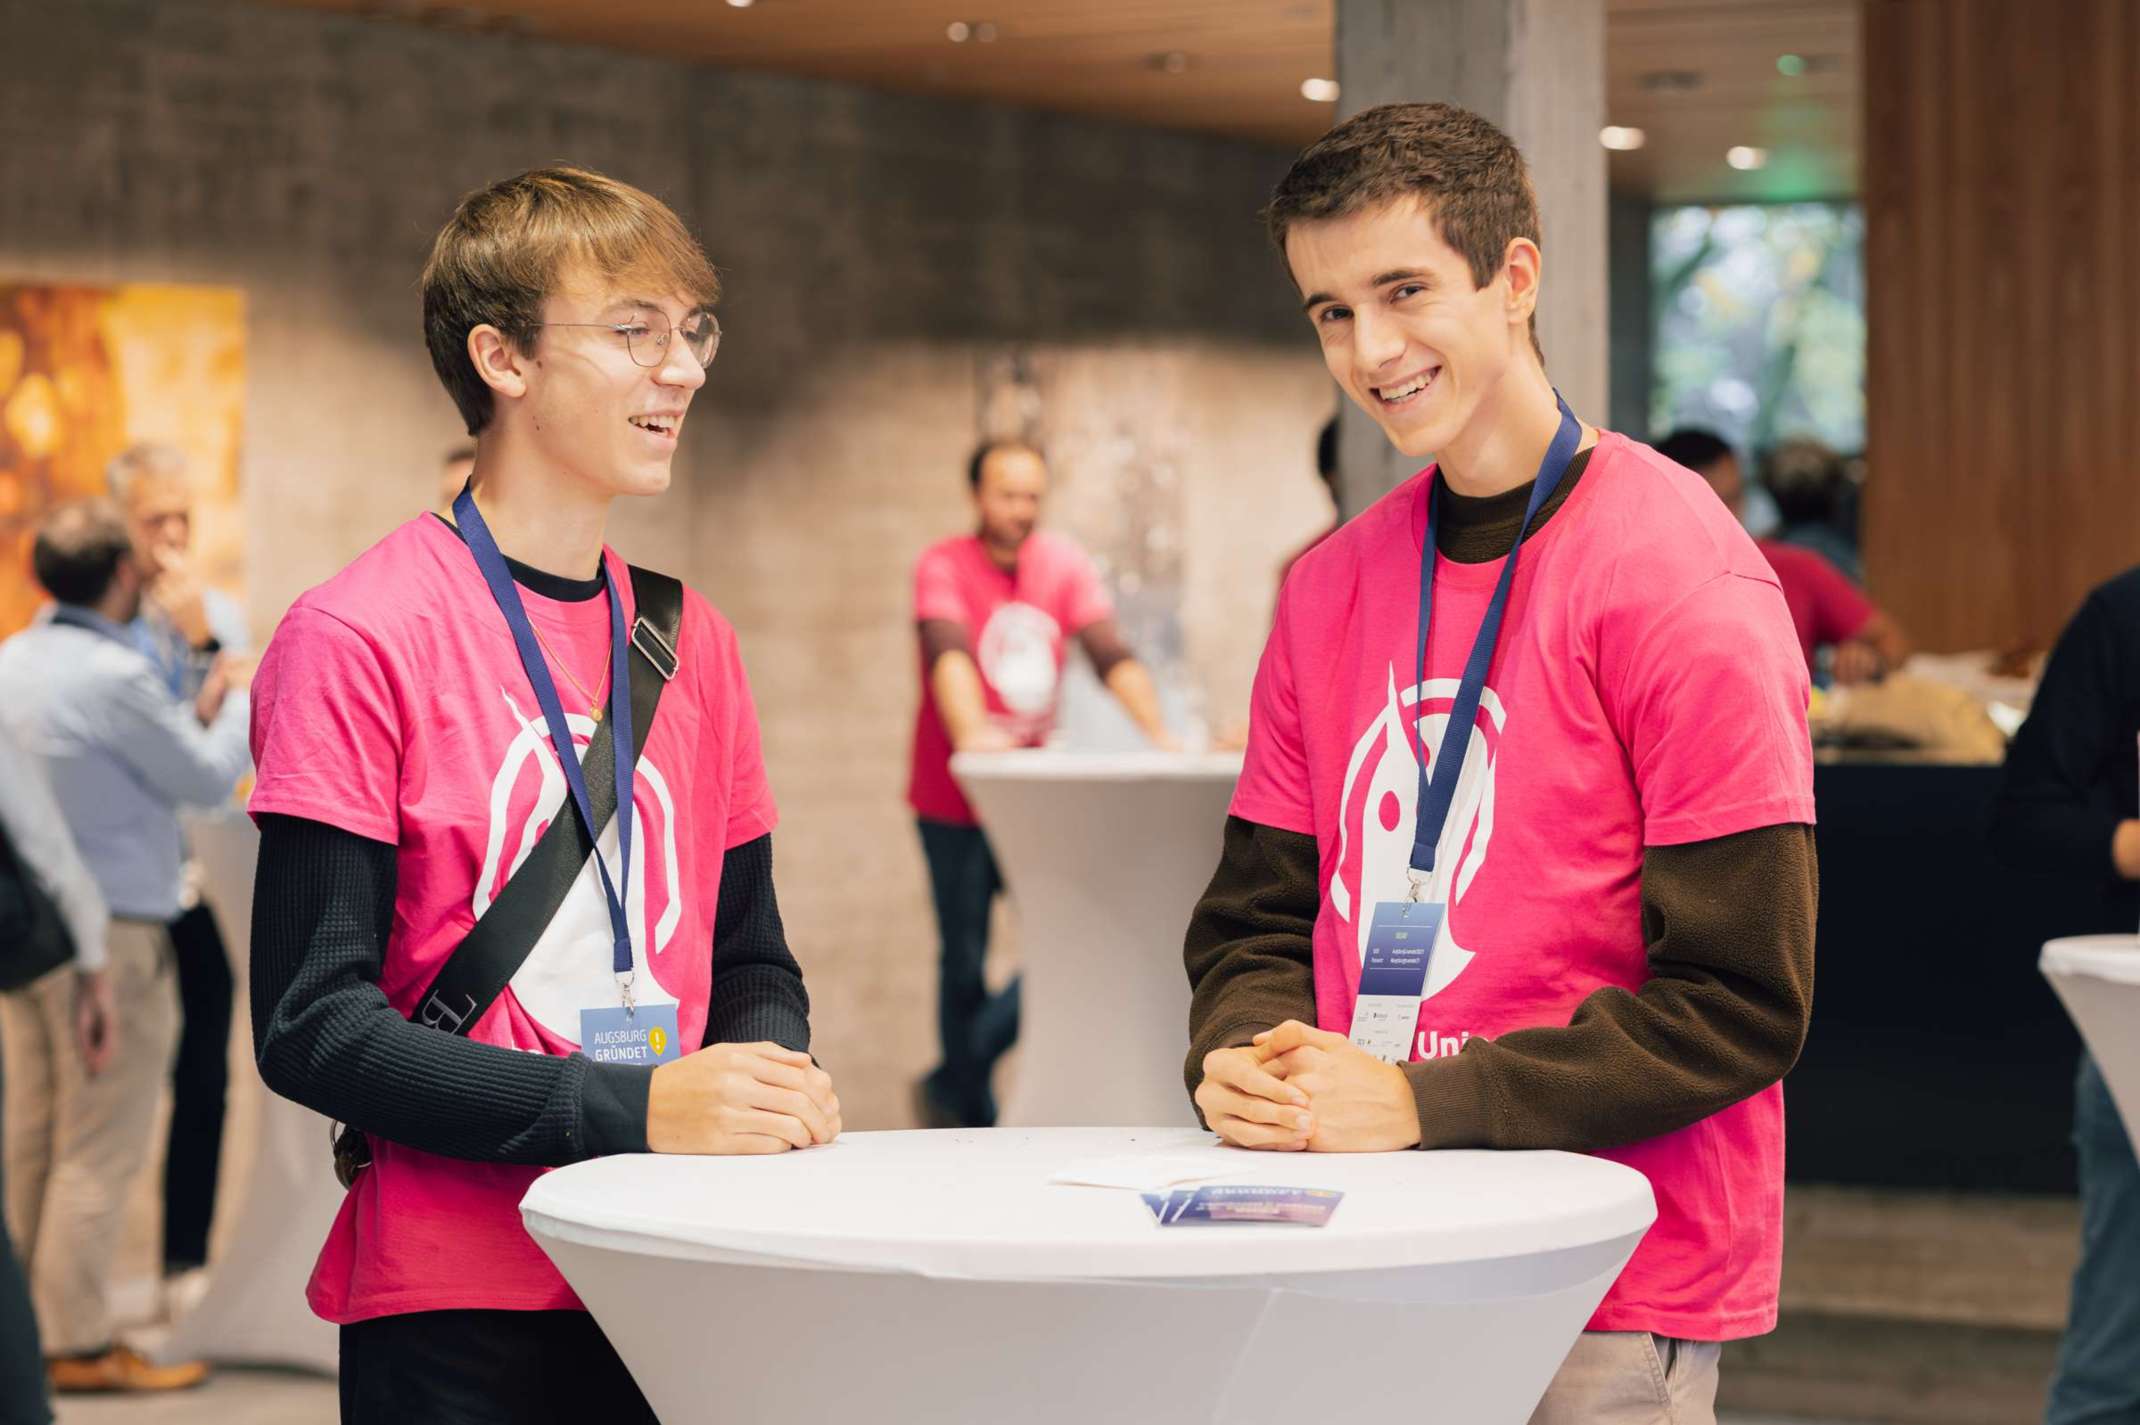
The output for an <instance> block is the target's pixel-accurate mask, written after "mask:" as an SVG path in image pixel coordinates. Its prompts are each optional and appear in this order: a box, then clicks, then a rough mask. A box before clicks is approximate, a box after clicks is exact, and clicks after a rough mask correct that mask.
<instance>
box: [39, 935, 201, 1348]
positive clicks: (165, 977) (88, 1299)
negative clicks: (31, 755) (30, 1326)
mask: <svg viewBox="0 0 2140 1425" xmlns="http://www.w3.org/2000/svg"><path fill="white" fill-rule="evenodd" d="M110 944H111V963H110V966H109V968H108V970H107V971H106V973H107V974H109V975H110V976H111V981H112V998H113V1000H114V1002H115V1007H116V1010H117V1016H118V1037H119V1042H118V1052H117V1054H115V1055H114V1056H113V1058H112V1061H111V1064H110V1065H109V1066H108V1067H107V1068H106V1069H105V1070H104V1072H103V1073H101V1074H99V1075H97V1076H96V1077H95V1078H91V1077H90V1076H89V1074H88V1072H87V1070H85V1069H84V1067H83V1065H82V1054H81V1050H80V1048H79V1046H78V1045H77V1043H76V1040H75V1034H74V998H75V975H74V971H73V970H71V969H63V970H55V971H53V972H52V973H51V974H49V975H46V976H45V977H44V978H43V979H41V980H38V981H37V982H36V983H34V984H30V985H26V986H24V987H23V988H22V989H19V990H14V991H10V992H9V993H7V994H0V1050H4V1052H5V1056H6V1057H5V1066H4V1068H0V1073H4V1074H5V1077H6V1088H7V1102H6V1105H5V1109H4V1112H5V1115H6V1129H7V1142H6V1148H5V1151H6V1154H7V1160H6V1161H7V1221H8V1230H9V1231H10V1232H11V1233H12V1234H13V1235H14V1238H15V1245H16V1250H17V1251H18V1252H20V1253H21V1255H22V1265H23V1270H24V1271H25V1273H26V1274H27V1275H28V1276H29V1279H30V1296H31V1299H32V1301H33V1302H34V1303H35V1304H36V1307H37V1321H38V1326H39V1328H40V1330H41V1331H42V1333H43V1336H44V1349H45V1354H46V1355H48V1356H64V1355H76V1354H80V1353H82V1352H86V1351H95V1350H100V1349H102V1348H103V1347H105V1346H107V1345H109V1344H111V1340H112V1323H111V1312H110V1307H109V1304H108V1302H107V1300H106V1291H107V1287H108V1285H109V1280H110V1276H111V1264H112V1255H113V1253H114V1251H115V1250H116V1249H117V1247H118V1245H119V1233H120V1218H121V1216H122V1214H123V1213H124V1211H125V1208H126V1200H127V1197H128V1195H129V1194H130V1193H131V1192H132V1191H133V1187H134V1183H135V1181H136V1180H137V1179H138V1178H139V1177H140V1176H141V1171H142V1169H143V1168H144V1167H145V1166H146V1165H147V1163H148V1161H149V1157H150V1153H151V1151H152V1148H153V1144H152V1142H151V1137H152V1130H153V1129H154V1128H155V1123H156V1106H157V1102H158V1099H159V1096H160V1094H161V1092H162V1089H163V1084H164V1080H165V1078H166V1077H167V1076H168V1075H169V1074H170V1072H171V1056H172V1053H173V1052H174V1050H175V1049H176V1048H177V1045H178V988H177V980H176V977H175V975H174V972H173V969H172V964H171V941H170V936H169V934H168V932H167V931H166V930H165V929H164V927H162V926H160V925H144V924H142V923H140V922H137V921H118V920H115V921H113V922H112V926H111V938H110Z"/></svg>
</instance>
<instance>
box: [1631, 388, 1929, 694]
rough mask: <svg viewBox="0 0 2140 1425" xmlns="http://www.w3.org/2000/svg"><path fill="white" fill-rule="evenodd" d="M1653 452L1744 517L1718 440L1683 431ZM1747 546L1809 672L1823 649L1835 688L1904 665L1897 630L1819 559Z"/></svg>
mask: <svg viewBox="0 0 2140 1425" xmlns="http://www.w3.org/2000/svg"><path fill="white" fill-rule="evenodd" d="M1657 453H1658V454H1660V455H1662V456H1664V457H1665V459H1667V460H1670V461H1672V462H1673V463H1674V464H1678V465H1684V466H1685V467H1686V468H1687V469H1689V470H1692V471H1693V472H1694V473H1695V474H1697V475H1699V476H1701V477H1702V478H1703V479H1704V480H1706V481H1708V482H1709V488H1710V489H1712V490H1714V491H1716V493H1717V498H1719V499H1721V500H1722V501H1723V502H1724V508H1726V509H1728V510H1730V511H1731V513H1732V517H1733V518H1734V519H1739V518H1742V517H1743V515H1744V513H1745V508H1744V507H1745V504H1746V475H1745V472H1744V469H1743V467H1742V466H1741V465H1740V464H1739V455H1738V452H1737V451H1735V450H1733V449H1732V448H1731V445H1730V444H1729V443H1728V442H1727V441H1726V440H1725V439H1724V438H1723V437H1722V436H1720V435H1717V434H1716V433H1715V432H1713V431H1706V430H1701V429H1698V428H1696V427H1693V426H1682V427H1681V428H1680V429H1678V430H1675V431H1673V432H1672V433H1671V434H1670V435H1668V436H1666V437H1665V438H1664V439H1663V440H1661V441H1659V442H1658V444H1657ZM1754 543H1755V545H1756V546H1757V547H1758V548H1759V549H1760V550H1761V554H1762V557H1763V558H1765V559H1767V560H1768V562H1769V567H1770V568H1771V569H1774V570H1775V571H1776V581H1777V582H1778V583H1779V584H1781V585H1782V586H1783V601H1784V603H1785V604H1786V605H1787V606H1788V607H1789V608H1790V611H1791V627H1792V629H1793V630H1794V631H1795V632H1796V633H1797V634H1798V645H1799V647H1800V648H1802V649H1803V650H1804V651H1805V655H1806V667H1807V668H1808V669H1815V670H1817V669H1818V667H1819V661H1820V660H1819V654H1820V650H1821V649H1823V648H1826V649H1829V650H1831V652H1830V654H1829V664H1828V675H1829V677H1830V678H1832V679H1833V680H1834V681H1835V682H1837V683H1842V684H1845V685H1848V684H1852V683H1871V682H1877V681H1878V680H1879V679H1881V678H1884V677H1886V676H1887V675H1888V674H1889V673H1891V672H1893V671H1894V670H1895V669H1897V668H1900V667H1901V666H1902V665H1903V663H1904V662H1905V661H1906V660H1908V658H1909V656H1910V641H1909V639H1908V638H1907V637H1905V636H1904V635H1903V632H1902V628H1901V626H1900V625H1899V624H1897V623H1896V622H1895V620H1894V619H1893V618H1892V617H1890V616H1889V615H1888V614H1887V613H1886V612H1885V611H1883V610H1882V609H1880V608H1878V607H1876V606H1875V605H1874V603H1873V601H1872V600H1871V599H1868V598H1866V597H1865V594H1864V591H1863V590H1861V589H1859V588H1858V586H1857V585H1856V584H1854V583H1852V582H1851V581H1850V576H1849V575H1847V574H1845V573H1844V572H1843V571H1842V570H1841V569H1839V568H1837V567H1836V566H1835V565H1834V564H1832V563H1830V562H1829V561H1828V559H1827V557H1826V556H1825V555H1822V554H1820V553H1818V552H1817V551H1815V550H1811V549H1807V548H1805V547H1804V546H1803V545H1797V544H1786V543H1785V542H1784V541H1782V540H1778V539H1759V540H1755V541H1754Z"/></svg>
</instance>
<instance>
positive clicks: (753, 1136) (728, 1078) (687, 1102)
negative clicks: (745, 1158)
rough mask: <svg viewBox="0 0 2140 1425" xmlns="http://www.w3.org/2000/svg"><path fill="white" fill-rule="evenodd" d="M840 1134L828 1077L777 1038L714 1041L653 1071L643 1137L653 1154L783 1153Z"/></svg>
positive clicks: (837, 1105)
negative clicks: (758, 1041)
mask: <svg viewBox="0 0 2140 1425" xmlns="http://www.w3.org/2000/svg"><path fill="white" fill-rule="evenodd" d="M839 1136H840V1100H839V1096H838V1095H837V1094H835V1093H834V1092H833V1091H832V1076H831V1075H830V1074H827V1073H826V1072H825V1071H824V1070H823V1069H820V1068H819V1067H818V1066H817V1065H815V1064H813V1063H811V1062H810V1056H809V1055H808V1054H799V1053H797V1052H796V1051H795V1050H793V1049H783V1048H781V1047H780V1046H779V1045H778V1044H713V1045H709V1046H708V1047H706V1048H704V1049H701V1050H699V1051H698V1052H697V1053H695V1054H686V1055H685V1056H684V1057H683V1058H681V1059H678V1060H676V1061H674V1062H673V1063H668V1064H663V1065H662V1066H661V1067H660V1068H658V1069H656V1070H655V1071H654V1077H653V1081H652V1085H651V1086H650V1087H649V1089H648V1090H647V1106H646V1143H647V1147H648V1148H649V1149H651V1150H652V1151H654V1152H656V1153H785V1152H786V1151H788V1149H790V1148H808V1147H810V1146H812V1145H813V1144H818V1143H830V1142H831V1141H832V1140H833V1139H835V1138H837V1137H839Z"/></svg>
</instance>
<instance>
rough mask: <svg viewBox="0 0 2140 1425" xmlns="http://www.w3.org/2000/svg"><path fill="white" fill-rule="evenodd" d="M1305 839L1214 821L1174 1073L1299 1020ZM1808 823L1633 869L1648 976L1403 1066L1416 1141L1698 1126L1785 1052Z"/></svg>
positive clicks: (1532, 1144)
mask: <svg viewBox="0 0 2140 1425" xmlns="http://www.w3.org/2000/svg"><path fill="white" fill-rule="evenodd" d="M1317 878H1318V862H1317V856H1316V850H1315V838H1313V837H1312V836H1304V835H1301V834H1299V833H1297V832H1290V831H1280V830H1278V829H1276V828H1274V827H1268V826H1258V825H1256V824H1254V823H1252V822H1246V821H1242V820H1240V819H1239V818H1234V817H1229V818H1228V819H1227V823H1226V839H1225V848H1224V851H1223V852H1222V853H1221V859H1220V863H1219V869H1218V871H1217V873H1216V874H1214V875H1213V877H1212V879H1211V885H1210V887H1209V889H1207V890H1206V891H1205V892H1204V898H1203V900H1202V901H1201V902H1199V903H1198V905H1197V908H1196V911H1195V913H1194V915H1193V916H1192V918H1191V920H1190V924H1189V935H1188V943H1187V946H1186V949H1185V953H1184V960H1185V962H1186V964H1187V967H1188V970H1189V984H1190V989H1191V991H1192V998H1191V1001H1190V1008H1189V1058H1188V1063H1187V1065H1186V1066H1185V1068H1186V1074H1185V1077H1186V1079H1187V1082H1188V1086H1189V1092H1190V1093H1191V1094H1192V1095H1194V1093H1195V1092H1196V1086H1197V1084H1198V1083H1200V1082H1201V1081H1202V1079H1203V1065H1204V1055H1205V1054H1207V1053H1209V1052H1210V1051H1211V1050H1213V1049H1218V1048H1223V1047H1226V1046H1228V1045H1231V1044H1242V1043H1246V1042H1247V1041H1248V1040H1249V1039H1250V1038H1252V1037H1254V1035H1255V1034H1256V1033H1258V1032H1259V1031H1261V1030H1264V1029H1268V1028H1270V1027H1271V1026H1273V1025H1275V1024H1279V1023H1282V1022H1283V1021H1285V1020H1287V1019H1298V1020H1301V1021H1302V1022H1304V1023H1308V1024H1313V1023H1314V1022H1315V981H1314V970H1313V963H1314V962H1313V958H1312V951H1311V948H1310V935H1311V932H1312V930H1313V926H1314V919H1315V910H1316V906H1317V904H1318V901H1319V899H1320V892H1319V887H1318V885H1317ZM1817 882H1818V873H1817V869H1816V866H1815V863H1814V846H1813V828H1812V827H1810V826H1803V825H1784V826H1767V827H1762V828H1760V829H1758V830H1754V831H1746V832H1741V833H1739V834H1738V835H1736V836H1724V837H1718V838H1716V839H1715V840H1712V841H1700V842H1694V843H1692V844H1689V845H1685V846H1660V847H1652V848H1651V849H1650V850H1649V851H1648V852H1646V853H1645V854H1644V856H1643V861H1642V932H1643V940H1644V942H1645V943H1646V944H1647V946H1648V949H1649V965H1650V978H1649V981H1648V982H1647V983H1645V984H1644V985H1643V986H1642V988H1641V990H1640V991H1639V992H1637V993H1633V994H1630V993H1628V992H1627V991H1626V990H1621V989H1604V990H1599V991H1598V992H1596V993H1595V994H1593V995H1591V996H1590V997H1589V998H1587V999H1585V1000H1584V1001H1583V1002H1582V1004H1581V1005H1579V1006H1578V1007H1577V1008H1576V1012H1575V1016H1574V1018H1573V1020H1572V1021H1571V1022H1570V1023H1569V1024H1567V1025H1566V1026H1564V1027H1563V1026H1556V1027H1551V1028H1538V1029H1523V1030H1517V1031H1515V1032H1514V1033H1510V1034H1504V1035H1502V1036H1501V1037H1500V1038H1499V1039H1492V1040H1489V1039H1485V1038H1474V1039H1472V1040H1471V1042H1470V1043H1468V1044H1467V1045H1465V1046H1464V1052H1463V1053H1461V1054H1459V1055H1457V1056H1456V1057H1454V1058H1447V1059H1429V1060H1423V1061H1421V1062H1418V1063H1412V1064H1407V1065H1405V1066H1404V1072H1405V1076H1406V1078H1408V1079H1409V1080H1410V1081H1411V1084H1412V1092H1413V1095H1414V1097H1415V1099H1416V1100H1417V1103H1418V1105H1419V1132H1420V1146H1421V1147H1424V1148H1562V1149H1573V1150H1578V1151H1585V1150H1595V1149H1599V1148H1610V1147H1614V1146H1617V1145H1619V1144H1623V1143H1632V1142H1637V1141H1639V1140H1641V1139H1644V1138H1653V1137H1655V1136H1657V1135H1658V1134H1660V1133H1668V1132H1671V1131H1672V1130H1673V1129H1676V1128H1683V1127H1685V1126H1686V1125H1687V1124H1690V1123H1693V1122H1696V1121H1698V1120H1700V1119H1702V1118H1706V1117H1708V1116H1709V1115H1710V1114H1712V1113H1715V1112H1717V1111H1718V1110H1719V1109H1723V1108H1727V1107H1729V1106H1730V1105H1732V1104H1734V1103H1737V1102H1738V1101H1739V1100H1741V1099H1744V1098H1747V1097H1750V1096H1751V1095H1753V1094H1756V1093H1758V1092H1760V1091H1761V1090H1762V1089H1764V1088H1766V1087H1768V1085H1770V1084H1772V1083H1775V1082H1776V1081H1777V1080H1778V1079H1780V1078H1782V1077H1783V1075H1784V1073H1785V1072H1786V1071H1788V1070H1789V1069H1790V1067H1791V1065H1792V1064H1793V1063H1795V1062H1796V1061H1797V1058H1798V1050H1799V1048H1800V1046H1801V1045H1802V1044H1803V1043H1804V1042H1805V1034H1806V1024H1807V1021H1808V1019H1809V1017H1810V1016H1811V1013H1812V1005H1813V914H1814V908H1815V903H1816V899H1817V895H1818V885H1817Z"/></svg>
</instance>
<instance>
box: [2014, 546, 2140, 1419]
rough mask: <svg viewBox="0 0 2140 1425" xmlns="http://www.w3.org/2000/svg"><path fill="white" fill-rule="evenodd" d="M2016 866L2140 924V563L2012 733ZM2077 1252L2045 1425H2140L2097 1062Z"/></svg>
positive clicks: (2126, 1260)
mask: <svg viewBox="0 0 2140 1425" xmlns="http://www.w3.org/2000/svg"><path fill="white" fill-rule="evenodd" d="M1992 844H1993V849H1994V851H1995V852H1996V853H1997V854H1999V855H2000V856H2002V857H2004V858H2006V859H2007V860H2009V861H2010V862H2012V863H2013V864H2014V865H2015V866H2017V867H2020V868H2023V869H2027V870H2032V871H2045V872H2051V873H2054V874H2060V875H2063V876H2066V877H2070V878H2073V879H2075V880H2077V881H2083V882H2085V883H2086V884H2087V885H2088V886H2089V887H2090V888H2091V889H2092V890H2093V891H2094V893H2095V900H2096V903H2097V907H2098V908H2099V910H2100V912H2101V914H2100V916H2099V917H2098V924H2100V925H2101V926H2102V928H2104V929H2117V930H2122V931H2130V930H2132V929H2133V928H2134V925H2135V923H2136V921H2140V569H2132V570H2128V571H2127V572H2125V573H2124V574H2121V575H2119V576H2118V577H2117V578H2115V579H2113V580H2111V581H2110V582H2109V583H2107V584H2105V585H2103V586H2102V587H2101V588H2099V589H2097V590H2096V591H2095V592H2093V593H2092V594H2090V595H2089V596H2088V598H2087V601H2086V602H2085V603H2083V604H2082V605H2081V608H2080V612H2079V613H2077V614H2075V615H2074V616H2073V621H2072V622H2071V623H2069V624H2068V625H2066V630H2065V632H2064V633H2062V634H2061V635H2059V639H2058V646H2057V647H2056V648H2054V649H2053V650H2052V652H2051V660H2050V662H2049V663H2048V664H2047V665H2046V666H2045V668H2044V672H2043V682H2042V684H2041V685H2040V686H2039V687H2038V688H2037V690H2036V698H2035V701H2034V702H2033V703H2032V704H2031V705H2030V707H2029V716H2028V721H2026V722H2024V723H2023V724H2022V725H2021V729H2020V731H2019V732H2017V733H2015V734H2014V740H2013V743H2012V745H2011V746H2009V747H2008V748H2007V753H2006V771H2005V776H2004V778H2003V779H2002V781H2001V783H2000V787H1999V797H1998V801H1997V802H1996V803H1995V806H1994V811H1993V818H1992ZM2073 1143H2074V1147H2075V1148H2076V1149H2077V1150H2078V1151H2079V1155H2080V1180H2081V1260H2080V1264H2079V1266H2078V1267H2077V1268H2076V1269H2075V1270H2074V1273H2073V1288H2072V1300H2071V1306H2070V1308H2069V1310H2068V1312H2067V1318H2066V1334H2065V1337H2064V1339H2063V1340H2062V1341H2061V1342H2060V1343H2059V1351H2058V1369H2057V1372H2056V1374H2055V1375H2054V1376H2053V1377H2052V1381H2051V1392H2050V1402H2049V1405H2048V1407H2047V1409H2046V1411H2045V1414H2044V1420H2045V1425H2109V1422H2124V1421H2134V1420H2140V1286H2136V1283H2140V1161H2136V1160H2135V1158H2134V1155H2133V1145H2132V1140H2131V1139H2130V1138H2129V1137H2128V1136H2127V1134H2126V1131H2125V1125H2124V1122H2123V1120H2121V1119H2120V1117H2119V1116H2118V1108H2117V1105H2116V1103H2114V1102H2113V1101H2112V1099H2111V1097H2110V1089H2109V1088H2108V1087H2107V1086H2106V1085H2105V1084H2104V1082H2103V1075H2102V1071H2101V1070H2099V1069H2098V1068H2097V1067H2096V1064H2095V1061H2094V1059H2093V1058H2091V1057H2090V1056H2089V1055H2087V1054H2085V1053H2084V1054H2082V1056H2081V1064H2080V1071H2079V1074H2078V1076H2077V1077H2076V1079H2075V1084H2074V1097H2073Z"/></svg>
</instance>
